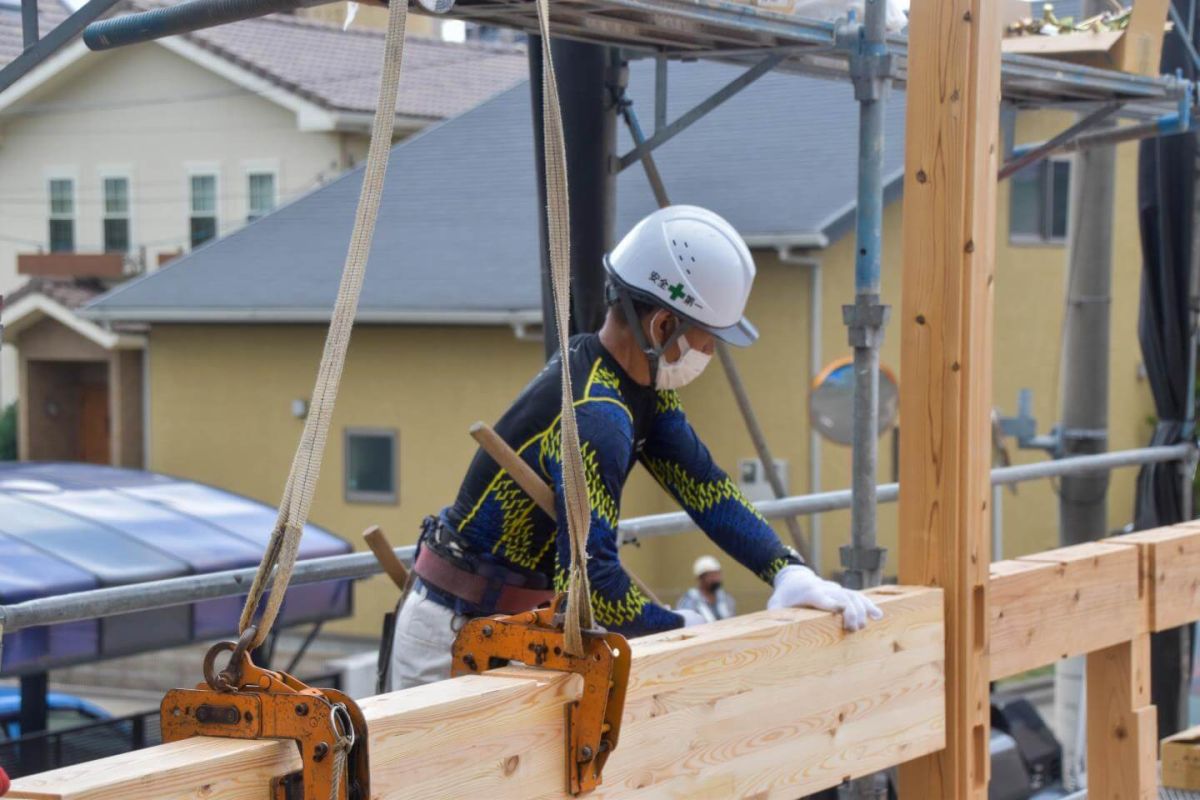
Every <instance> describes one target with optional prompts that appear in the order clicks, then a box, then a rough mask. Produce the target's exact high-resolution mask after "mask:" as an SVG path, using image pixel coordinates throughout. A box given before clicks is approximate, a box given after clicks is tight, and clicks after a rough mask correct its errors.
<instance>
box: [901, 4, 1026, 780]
mask: <svg viewBox="0 0 1200 800" xmlns="http://www.w3.org/2000/svg"><path fill="white" fill-rule="evenodd" d="M1001 29H1002V26H1001V24H1000V16H999V4H998V3H997V2H995V0H942V1H941V2H924V3H913V4H912V8H911V10H910V13H909V27H908V30H909V36H908V39H909V52H913V53H921V54H922V57H921V58H914V59H910V61H909V64H908V85H907V89H906V92H905V94H906V97H907V104H908V108H907V114H906V134H905V157H904V163H905V176H904V223H903V224H904V228H903V230H904V242H903V252H904V264H903V274H902V283H901V286H902V303H901V314H900V315H899V318H898V319H897V324H898V326H899V328H900V372H901V374H902V375H903V376H904V387H903V390H902V391H901V393H900V416H901V418H902V419H903V420H904V424H903V425H902V426H900V474H901V475H903V476H904V480H903V481H901V487H900V512H899V517H900V522H899V527H900V559H899V561H900V581H901V582H902V583H907V584H924V585H929V586H941V587H943V588H944V589H945V592H946V595H945V601H946V640H947V641H946V645H947V647H946V680H947V706H946V749H945V751H943V752H941V753H938V754H936V755H933V756H930V757H928V758H922V759H919V760H917V761H915V762H911V763H909V764H907V765H905V766H903V767H901V769H900V791H901V796H902V797H903V798H905V800H935V799H936V798H944V799H945V800H976V799H978V800H982V798H985V797H986V796H987V782H988V769H989V756H988V730H989V722H990V720H989V705H988V678H989V667H988V654H987V643H988V634H987V625H988V614H987V592H988V565H989V563H990V562H991V553H990V551H991V542H990V534H989V528H990V524H991V520H990V515H991V512H990V510H989V507H988V506H989V504H990V502H991V486H990V481H989V474H988V473H989V470H990V468H991V449H990V441H991V438H990V436H991V434H990V430H991V422H990V414H991V404H992V306H993V289H994V286H993V273H994V265H995V241H996V219H995V216H996V214H995V211H996V173H997V170H998V168H999V147H998V142H997V138H998V131H999V126H1000V123H999V106H1000V32H1001Z"/></svg>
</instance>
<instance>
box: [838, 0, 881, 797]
mask: <svg viewBox="0 0 1200 800" xmlns="http://www.w3.org/2000/svg"><path fill="white" fill-rule="evenodd" d="M885 2H886V0H866V13H865V15H864V23H863V24H862V25H859V26H853V27H852V28H851V29H850V30H851V32H852V33H853V35H854V39H853V40H852V41H851V42H850V75H851V77H852V78H853V80H854V97H855V99H856V100H858V104H859V116H858V120H859V122H858V126H859V127H858V210H857V216H856V220H855V226H856V227H855V261H854V304H853V305H847V306H843V307H842V318H843V321H844V322H845V323H846V329H847V332H848V333H849V339H850V346H851V347H853V348H854V444H853V455H852V467H851V469H852V474H853V478H852V483H851V489H852V498H853V499H852V507H851V514H850V544H848V545H845V546H843V547H842V548H841V553H840V555H841V561H842V567H843V570H844V571H843V576H842V583H844V584H845V585H846V586H849V587H851V588H854V589H863V588H866V587H868V586H876V585H878V584H879V582H880V580H881V579H882V574H883V562H884V557H885V556H886V551H885V550H884V549H883V548H881V547H879V546H878V545H877V544H876V530H875V528H876V513H875V512H876V491H875V486H876V484H877V483H878V477H877V472H878V462H879V430H878V424H879V348H880V346H882V344H883V331H884V327H885V326H886V325H887V320H888V313H889V311H890V309H889V308H888V307H887V306H885V305H882V304H881V303H880V302H879V292H880V250H881V245H882V240H883V124H884V118H883V111H884V105H883V103H884V95H885V93H886V91H887V80H888V73H889V72H890V56H889V55H888V51H887V44H886V36H887V29H886V26H885V21H886V7H885ZM842 796H844V797H849V798H860V799H861V800H875V798H879V799H882V798H886V797H887V779H886V777H885V775H884V774H883V773H878V774H875V775H868V776H866V777H864V778H859V779H858V780H855V781H851V782H850V783H849V784H848V785H846V786H845V787H843V790H842Z"/></svg>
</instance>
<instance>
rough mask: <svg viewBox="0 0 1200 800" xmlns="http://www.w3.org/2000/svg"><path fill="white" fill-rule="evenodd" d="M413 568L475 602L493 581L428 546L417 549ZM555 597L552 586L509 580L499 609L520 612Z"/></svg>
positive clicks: (424, 577)
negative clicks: (463, 567) (535, 586)
mask: <svg viewBox="0 0 1200 800" xmlns="http://www.w3.org/2000/svg"><path fill="white" fill-rule="evenodd" d="M413 570H414V571H415V572H416V573H417V576H418V577H419V578H420V579H421V580H423V581H425V582H426V583H428V584H430V585H431V586H433V588H435V589H437V590H439V591H442V592H445V593H447V594H452V595H454V596H455V597H457V598H459V599H460V600H463V601H464V602H467V603H470V604H471V605H476V606H478V605H481V604H482V603H483V601H484V598H485V597H486V596H487V593H488V587H489V585H490V581H489V580H488V579H487V578H485V577H483V576H482V575H476V574H475V573H474V572H468V571H467V570H465V569H460V568H459V567H457V566H455V565H454V564H452V563H451V562H450V561H447V560H446V559H444V558H442V557H441V556H440V555H438V554H437V553H435V552H433V550H431V549H430V548H428V547H422V548H421V552H419V553H417V560H416V563H415V564H413ZM553 599H554V592H553V591H552V590H550V589H528V588H526V587H524V586H515V585H513V584H511V583H506V584H505V585H504V587H503V588H502V589H500V594H499V595H498V596H497V597H496V607H495V611H497V612H499V613H501V614H520V613H521V612H523V611H530V610H532V609H534V608H537V607H538V606H540V605H542V604H543V603H548V602H550V601H551V600H553Z"/></svg>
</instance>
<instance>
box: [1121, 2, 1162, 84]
mask: <svg viewBox="0 0 1200 800" xmlns="http://www.w3.org/2000/svg"><path fill="white" fill-rule="evenodd" d="M1170 2H1171V0H1137V2H1136V3H1134V4H1133V12H1132V13H1131V14H1130V15H1129V24H1128V25H1127V26H1126V27H1125V33H1124V35H1122V36H1121V38H1120V39H1119V40H1118V41H1117V45H1116V47H1114V48H1113V62H1114V63H1115V65H1116V68H1117V69H1119V70H1122V71H1124V72H1134V73H1137V74H1138V75H1154V76H1157V75H1158V68H1159V64H1160V62H1161V58H1162V46H1163V36H1164V35H1165V31H1166V26H1167V9H1168V7H1169V5H1170Z"/></svg>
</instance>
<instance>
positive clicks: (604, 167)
mask: <svg viewBox="0 0 1200 800" xmlns="http://www.w3.org/2000/svg"><path fill="white" fill-rule="evenodd" d="M551 52H552V53H553V55H554V66H555V67H556V69H557V74H558V91H559V101H560V103H561V105H562V116H563V134H564V137H565V139H566V146H567V154H566V155H567V185H568V191H569V194H570V197H569V206H570V211H571V330H570V333H572V334H575V333H587V332H591V331H595V330H598V329H599V328H600V325H601V324H602V323H603V322H604V311H605V304H604V264H603V258H604V254H605V253H606V252H607V251H608V249H609V248H610V247H612V239H613V224H614V216H615V206H616V175H615V174H614V173H613V172H612V159H613V157H614V155H615V153H616V135H617V113H616V103H615V102H614V101H613V96H614V94H613V92H612V91H611V84H612V83H613V82H620V81H623V80H624V70H623V69H622V66H621V64H620V62H619V61H618V59H617V57H616V54H615V51H613V50H612V49H611V48H608V47H605V46H603V45H595V44H587V43H584V42H574V41H568V40H563V39H555V40H554V41H553V43H552V45H551ZM529 85H530V92H531V98H532V101H533V102H532V106H533V109H532V110H533V138H534V153H535V157H536V162H535V163H536V165H537V167H536V172H537V182H538V208H539V209H541V212H540V214H539V217H538V229H539V233H540V235H541V254H542V259H541V260H542V317H543V326H544V333H545V351H546V352H545V355H546V358H547V359H549V358H550V357H551V356H552V355H554V353H555V352H557V351H558V338H557V337H558V333H557V331H556V329H555V325H554V299H553V296H552V294H551V290H550V251H549V244H548V241H547V234H546V213H545V209H546V184H545V166H544V165H545V154H544V151H543V136H542V40H541V37H539V36H530V37H529Z"/></svg>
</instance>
